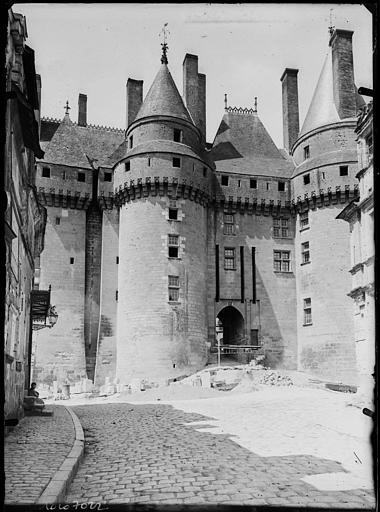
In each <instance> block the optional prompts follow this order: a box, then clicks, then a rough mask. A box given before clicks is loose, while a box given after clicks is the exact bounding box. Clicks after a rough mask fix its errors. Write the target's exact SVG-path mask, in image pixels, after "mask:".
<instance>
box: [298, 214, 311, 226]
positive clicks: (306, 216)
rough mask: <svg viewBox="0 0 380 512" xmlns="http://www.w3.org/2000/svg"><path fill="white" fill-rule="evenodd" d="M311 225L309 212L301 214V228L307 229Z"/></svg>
mask: <svg viewBox="0 0 380 512" xmlns="http://www.w3.org/2000/svg"><path fill="white" fill-rule="evenodd" d="M308 225H309V212H303V213H300V226H301V229H302V228H306V227H307V226H308Z"/></svg>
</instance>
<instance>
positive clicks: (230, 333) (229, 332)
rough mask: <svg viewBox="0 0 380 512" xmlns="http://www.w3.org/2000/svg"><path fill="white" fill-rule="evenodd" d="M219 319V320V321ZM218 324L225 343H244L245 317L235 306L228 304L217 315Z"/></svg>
mask: <svg viewBox="0 0 380 512" xmlns="http://www.w3.org/2000/svg"><path fill="white" fill-rule="evenodd" d="M218 320H219V322H218ZM217 324H219V330H220V332H221V333H222V336H221V337H222V338H223V341H222V340H221V343H222V344H223V345H241V344H243V343H244V318H243V315H242V314H241V313H240V311H238V310H237V309H236V308H234V307H233V306H226V307H225V308H223V309H222V310H221V311H220V312H219V314H218V316H217Z"/></svg>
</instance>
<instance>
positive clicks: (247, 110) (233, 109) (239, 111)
mask: <svg viewBox="0 0 380 512" xmlns="http://www.w3.org/2000/svg"><path fill="white" fill-rule="evenodd" d="M254 105H255V106H254V108H247V107H228V106H227V94H225V95H224V111H225V112H230V113H231V114H243V115H244V114H256V113H257V96H255V104H254Z"/></svg>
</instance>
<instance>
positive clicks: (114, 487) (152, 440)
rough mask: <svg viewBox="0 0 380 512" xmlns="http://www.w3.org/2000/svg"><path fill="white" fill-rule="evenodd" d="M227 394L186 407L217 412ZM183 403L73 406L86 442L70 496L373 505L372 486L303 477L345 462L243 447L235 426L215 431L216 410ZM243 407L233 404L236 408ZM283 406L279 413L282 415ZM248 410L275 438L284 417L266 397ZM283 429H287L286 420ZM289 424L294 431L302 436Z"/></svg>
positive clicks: (260, 432) (335, 470)
mask: <svg viewBox="0 0 380 512" xmlns="http://www.w3.org/2000/svg"><path fill="white" fill-rule="evenodd" d="M220 400H221V401H222V402H221V401H220ZM223 400H224V399H223V398H222V399H215V400H214V399H211V400H198V401H193V400H189V401H188V404H187V406H186V407H187V408H188V409H197V407H198V409H199V408H200V409H204V410H207V409H209V410H210V411H212V409H213V406H215V403H219V405H218V407H220V406H221V404H223ZM232 400H233V397H232ZM218 401H219V402H218ZM230 402H231V400H230ZM183 404H184V402H178V403H176V402H173V404H172V405H170V404H152V403H150V404H138V403H108V404H104V405H103V404H94V405H83V406H76V407H73V410H74V412H75V413H76V414H77V415H78V417H79V419H80V421H81V423H82V426H83V429H84V433H85V439H86V448H85V457H84V460H83V462H82V464H81V466H80V468H79V471H78V473H77V476H76V478H75V479H74V481H73V483H72V485H71V487H70V489H69V492H68V494H67V497H66V502H68V503H71V502H74V501H80V502H89V501H92V502H102V503H118V502H119V503H120V502H121V503H129V502H140V503H159V504H163V503H186V504H187V503H224V504H247V505H265V504H268V505H290V506H297V505H299V506H314V507H315V506H321V507H326V508H333V507H345V508H363V509H371V508H373V507H374V504H375V501H374V496H373V493H372V491H371V490H370V489H363V488H352V489H347V488H346V489H341V490H321V489H318V487H317V486H316V485H311V484H309V483H306V482H305V481H304V480H302V479H303V478H306V479H307V478H313V476H315V475H325V474H332V476H334V475H339V474H340V473H341V474H342V475H343V476H345V475H346V476H347V471H346V470H345V469H344V467H343V466H342V464H341V463H340V462H337V461H334V460H330V459H328V458H321V457H317V456H315V455H312V454H302V450H300V452H299V453H300V454H298V455H297V454H292V455H290V454H287V455H284V454H281V450H279V451H278V453H279V455H271V456H263V455H262V454H261V453H260V451H259V450H257V452H255V451H254V450H252V449H248V448H246V447H245V446H242V444H244V441H243V442H240V444H238V443H237V442H236V441H235V440H234V436H233V435H231V434H233V432H231V431H230V432H227V431H225V430H223V429H220V428H219V432H217V430H218V429H217V428H215V417H216V416H215V415H212V414H211V413H209V414H205V413H204V414H199V413H198V412H185V411H183V410H180V409H181V408H184V407H185V406H184V405H183ZM213 404H214V405H213ZM222 406H223V405H222ZM312 406H313V404H310V408H312ZM299 407H301V408H302V404H301V405H300V406H299ZM243 409H244V407H243V408H242V406H240V409H239V407H235V415H236V414H237V413H239V414H241V413H242V411H243ZM245 409H246V410H248V404H246V405H245ZM284 410H285V408H284ZM282 412H283V411H281V410H279V411H277V413H276V414H277V417H278V418H279V420H280V422H281V421H282V420H283V418H282V416H281V414H282ZM358 412H360V411H358ZM250 414H251V416H250V417H251V418H252V414H253V417H257V420H258V421H257V429H256V427H255V425H254V424H251V428H250V437H251V438H255V437H256V436H259V437H263V439H264V444H265V442H267V441H265V440H267V439H268V438H269V437H271V436H272V438H273V443H274V445H276V443H278V440H279V439H278V436H280V437H281V435H283V432H281V426H279V423H277V424H276V425H274V426H272V425H271V423H273V421H272V418H271V417H270V414H269V415H268V414H267V411H266V410H265V402H262V403H260V401H258V402H256V403H255V405H254V407H253V406H252V404H251V406H250ZM290 414H291V415H293V413H292V411H290ZM231 415H232V416H233V415H234V411H232V412H231ZM264 415H266V419H265V418H264ZM307 416H308V412H307V411H306V412H305V417H307ZM241 421H242V422H244V418H243V417H242V418H241ZM293 422H294V424H297V423H298V424H301V425H302V418H301V419H300V418H299V417H298V418H297V416H294V417H293ZM265 423H266V427H265ZM200 427H201V428H200ZM207 427H208V428H207ZM265 428H267V431H268V435H267V436H265V434H264V430H265ZM283 428H284V430H287V426H286V425H285V424H284V426H283ZM202 430H203V431H202ZM213 430H214V431H215V433H213ZM291 430H292V429H290V436H291V437H293V438H294V437H295V436H296V435H299V433H298V434H297V433H294V432H293V434H292V432H291ZM293 430H294V429H293ZM276 431H277V432H278V436H277V439H276ZM255 432H256V436H255ZM326 432H327V433H326ZM323 436H324V437H325V438H326V437H329V433H328V431H326V430H325V431H324V432H322V437H323ZM332 441H334V439H333V438H332ZM257 446H259V445H257ZM274 451H276V450H274ZM285 451H286V448H285ZM259 453H260V454H259ZM359 487H360V486H359Z"/></svg>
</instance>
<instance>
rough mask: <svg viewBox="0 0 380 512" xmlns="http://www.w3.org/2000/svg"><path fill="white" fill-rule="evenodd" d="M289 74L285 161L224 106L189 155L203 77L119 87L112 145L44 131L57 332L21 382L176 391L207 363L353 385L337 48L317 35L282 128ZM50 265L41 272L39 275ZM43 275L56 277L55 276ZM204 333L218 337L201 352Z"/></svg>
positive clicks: (93, 136)
mask: <svg viewBox="0 0 380 512" xmlns="http://www.w3.org/2000/svg"><path fill="white" fill-rule="evenodd" d="M297 73H298V70H295V69H289V68H287V69H286V70H285V71H284V73H283V75H282V77H281V82H282V95H283V123H284V146H285V149H278V148H277V147H276V145H275V144H274V142H273V140H272V139H271V137H270V135H269V133H268V132H267V130H266V129H265V127H264V126H263V124H262V122H261V120H260V118H259V115H258V112H257V107H256V105H255V106H254V107H253V108H236V107H229V106H228V105H227V100H226V105H225V112H224V115H223V117H222V119H221V122H220V125H219V128H218V131H217V134H216V136H215V139H214V141H213V143H212V144H209V143H207V142H206V135H205V134H206V77H205V75H203V74H201V73H199V72H198V57H197V56H195V55H190V54H187V55H186V56H185V59H184V63H183V95H182V96H181V94H180V93H179V91H178V89H177V87H176V85H175V83H174V81H173V78H172V76H171V74H170V71H169V68H168V62H167V56H166V47H165V46H164V48H163V55H162V58H161V66H160V68H159V70H158V73H157V75H156V77H155V79H154V81H153V84H152V85H151V87H150V89H149V91H148V93H147V94H146V96H145V98H143V82H142V81H139V80H133V79H129V80H128V82H127V87H126V89H127V91H126V92H127V97H126V120H127V121H126V129H125V130H118V129H111V128H106V127H96V126H92V125H88V124H87V97H86V96H85V95H83V94H80V95H79V109H78V112H79V114H78V121H77V122H72V121H71V119H70V115H69V108H67V112H66V115H65V117H64V119H63V120H62V121H60V120H54V119H43V120H42V125H41V141H42V142H41V144H42V147H43V149H44V150H45V151H46V154H45V158H44V161H43V162H42V161H41V162H39V163H38V166H37V181H38V197H39V200H40V201H41V202H42V204H43V205H44V206H45V207H46V208H47V210H48V221H47V228H46V238H47V242H46V247H45V250H44V252H43V253H42V255H41V260H40V261H41V265H40V282H41V285H43V286H46V285H47V284H48V283H52V285H53V302H54V303H55V304H57V308H58V309H59V311H60V313H61V314H62V315H63V317H61V316H60V319H61V318H62V323H61V321H60V322H59V323H60V324H61V325H60V326H58V324H57V326H56V328H55V330H54V333H52V334H51V335H50V333H45V332H42V333H41V334H38V340H37V339H36V363H35V367H34V375H35V376H36V377H35V378H36V379H37V380H39V381H40V382H42V383H45V384H46V385H51V384H52V382H54V381H60V382H61V383H63V382H65V383H71V384H75V383H77V382H78V381H80V380H82V379H86V378H88V379H90V380H91V381H94V382H95V384H96V385H103V384H104V383H105V382H106V383H109V382H111V383H112V382H115V383H119V384H121V385H122V384H128V383H131V382H132V381H133V380H136V379H137V380H142V379H146V380H150V381H155V382H157V381H160V380H161V379H162V380H167V379H170V378H176V377H178V376H180V375H184V374H189V373H191V372H194V371H196V370H199V369H201V368H203V367H204V366H205V365H206V364H207V363H210V362H212V361H215V357H216V355H215V351H216V345H217V338H219V339H220V340H221V343H222V349H223V354H230V355H231V357H233V358H235V360H237V361H240V362H247V361H249V360H250V359H251V358H254V357H256V355H258V354H259V355H260V356H264V358H265V359H264V360H265V363H266V364H267V365H268V366H271V367H273V368H284V369H297V368H298V369H300V370H304V371H308V372H310V373H312V374H315V375H319V376H323V377H324V378H327V379H333V380H341V381H345V382H350V383H351V382H355V380H356V362H355V343H354V336H353V322H352V316H351V315H350V314H349V312H348V310H349V307H350V299H349V298H348V297H347V293H348V292H349V290H350V286H351V284H350V279H349V273H348V270H349V268H350V247H349V226H348V225H347V224H346V223H341V222H339V221H337V220H336V216H337V215H338V214H339V212H340V211H341V210H342V209H343V208H344V207H345V205H346V204H348V203H350V202H351V201H352V200H353V199H354V198H355V197H357V196H358V195H359V190H358V187H357V183H356V178H355V176H356V173H357V171H358V168H357V153H356V141H355V127H356V116H357V113H358V111H359V109H360V108H361V107H362V106H363V104H364V101H363V100H362V99H361V97H360V96H359V95H358V94H357V91H356V88H355V83H354V71H353V59H352V32H350V31H346V30H334V31H333V33H332V34H331V38H330V42H329V49H328V54H327V57H326V60H325V63H324V66H323V69H322V72H321V75H320V78H319V81H318V84H317V86H316V89H315V93H314V96H313V99H312V102H311V105H310V108H309V111H308V114H307V116H306V118H305V121H304V123H303V125H302V127H301V130H300V129H299V114H298V83H297ZM53 261H54V262H55V264H53ZM57 262H59V264H57ZM217 331H218V336H217Z"/></svg>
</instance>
